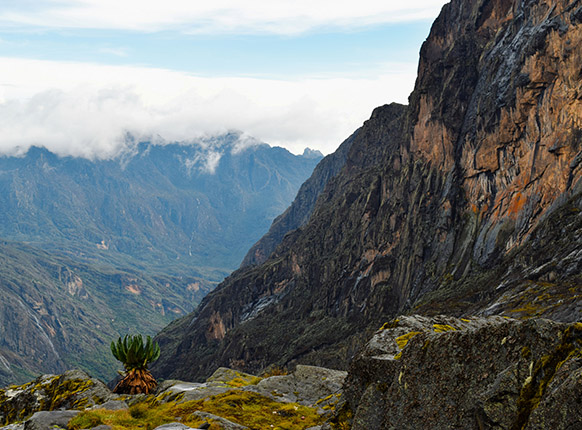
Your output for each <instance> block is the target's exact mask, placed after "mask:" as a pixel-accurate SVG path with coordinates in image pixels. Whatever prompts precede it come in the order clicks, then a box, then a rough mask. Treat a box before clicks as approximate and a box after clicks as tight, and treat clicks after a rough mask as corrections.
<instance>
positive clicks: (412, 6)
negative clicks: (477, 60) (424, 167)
mask: <svg viewBox="0 0 582 430" xmlns="http://www.w3.org/2000/svg"><path fill="white" fill-rule="evenodd" d="M444 3H445V1H443V0H408V1H407V2H402V1H394V0H383V1H377V0H360V1H353V0H351V1H345V0H334V1H331V0H294V1H289V0H285V1H281V0H269V1H265V0H261V1H259V0H246V1H244V2H241V1H235V0H214V1H212V2H209V1H201V0H198V1H196V0H163V1H160V0H155V1H154V0H139V1H138V0H0V154H8V155H15V154H22V153H24V152H25V151H26V150H27V149H28V147H30V146H31V145H36V146H45V147H47V148H48V149H50V150H52V151H53V152H56V153H58V154H60V155H73V156H83V157H87V158H108V157H112V156H115V155H116V154H118V153H119V151H121V150H123V148H124V145H125V141H126V138H125V137H126V136H127V134H128V133H129V134H131V135H133V136H135V137H136V138H137V139H139V140H150V139H155V140H156V141H162V142H163V141H167V142H173V141H191V140H194V139H196V138H198V137H200V136H211V135H214V134H219V133H224V132H227V131H232V130H239V131H241V132H243V133H245V135H250V136H253V137H254V138H256V139H258V140H261V141H264V142H266V143H269V144H270V145H277V146H283V147H285V148H287V149H289V150H290V151H292V152H294V153H301V152H303V149H304V148H306V147H310V148H313V149H318V150H320V151H322V152H323V153H324V154H328V153H331V152H333V151H334V150H335V149H336V148H337V146H339V144H340V143H341V142H342V141H343V140H344V139H345V138H347V137H348V136H349V135H350V134H351V133H352V132H353V131H354V130H355V129H356V128H358V127H359V126H361V125H362V123H363V122H364V121H365V120H366V119H367V118H369V116H370V114H371V112H372V110H373V109H374V107H376V106H380V105H382V104H385V103H391V102H399V103H406V102H407V99H408V95H409V94H410V92H411V91H412V89H413V86H414V81H415V78H416V70H417V63H418V55H419V49H420V46H421V44H422V42H423V41H424V40H425V39H426V37H427V36H428V33H429V30H430V26H431V24H432V22H433V21H434V19H435V18H436V17H437V15H438V13H439V11H440V9H441V7H442V6H443V4H444Z"/></svg>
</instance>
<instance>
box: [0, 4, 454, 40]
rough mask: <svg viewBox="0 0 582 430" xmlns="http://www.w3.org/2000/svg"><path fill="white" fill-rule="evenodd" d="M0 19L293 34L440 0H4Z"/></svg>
mask: <svg viewBox="0 0 582 430" xmlns="http://www.w3.org/2000/svg"><path fill="white" fill-rule="evenodd" d="M2 3H3V4H2V5H1V6H0V25H3V26H12V27H19V26H34V27H44V28H93V29H96V28H98V29H124V30H135V31H147V32H153V31H164V30H171V31H175V30H179V31H182V32H187V33H197V34H201V33H202V34H217V33H221V34H235V33H236V34H245V33H246V34H286V35H292V34H299V33H304V32H309V31H314V30H315V31H316V30H318V29H330V28H336V29H337V28H341V29H358V28H362V27H365V26H369V25H379V24H386V23H394V22H402V21H413V20H418V19H432V18H433V17H434V16H436V14H437V13H438V11H439V10H440V8H441V7H442V5H443V4H444V3H446V1H444V0H412V1H408V2H396V1H386V0H362V1H357V2H354V1H350V2H348V1H338V0H317V1H313V0H294V1H292V2H290V1H288V0H269V1H264V0H247V1H245V2H241V1H238V0H215V1H213V2H202V1H191V0H165V1H163V2H160V1H144V0H35V1H28V0H5V1H4V2H2Z"/></svg>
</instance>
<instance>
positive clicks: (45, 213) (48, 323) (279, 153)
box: [0, 133, 321, 384]
mask: <svg viewBox="0 0 582 430" xmlns="http://www.w3.org/2000/svg"><path fill="white" fill-rule="evenodd" d="M319 159H321V154H320V153H318V152H316V151H311V150H306V151H305V153H304V155H300V156H296V155H293V154H291V153H289V152H288V151H287V150H285V149H282V148H277V147H270V146H269V145H267V144H264V143H261V142H258V141H257V140H255V139H253V138H250V137H248V136H245V135H243V134H241V133H229V134H226V135H221V136H215V137H209V138H205V139H200V140H197V141H194V142H189V143H165V142H157V143H155V144H154V143H151V142H132V141H131V140H129V141H128V145H127V147H126V150H125V151H123V152H122V153H120V154H119V155H118V156H117V157H116V158H114V159H103V160H100V159H95V160H89V159H84V158H75V157H70V156H58V155H57V154H54V153H52V152H50V151H48V150H47V149H44V148H40V147H32V148H30V149H29V150H28V151H27V153H26V154H24V155H22V156H2V157H0V190H1V193H0V237H1V238H3V242H1V245H0V256H1V257H0V273H1V276H0V291H1V294H2V297H3V299H2V303H0V322H1V323H0V383H4V384H7V383H12V382H16V381H23V380H25V379H27V378H29V377H30V376H31V375H32V374H37V373H38V372H58V371H61V370H63V369H65V368H69V367H77V366H78V367H81V368H84V369H86V370H88V371H90V372H91V373H92V374H94V375H96V376H98V377H102V378H104V379H110V378H112V377H113V376H114V372H115V368H116V365H115V360H114V359H113V358H112V357H111V355H110V353H109V349H108V348H109V342H110V341H111V340H112V339H114V338H116V337H117V336H118V335H120V334H121V335H123V334H125V333H136V332H140V333H144V334H152V335H153V334H155V333H156V332H157V331H159V330H160V329H161V328H162V327H164V326H165V325H167V324H168V323H169V322H170V321H172V320H173V319H174V318H176V317H177V316H181V315H185V314H187V313H188V312H190V311H192V310H193V308H194V307H195V306H196V304H198V303H199V301H200V300H201V298H202V297H203V296H204V295H205V294H206V293H207V292H208V291H210V290H211V289H212V288H213V287H214V286H215V285H216V284H217V282H219V281H220V280H222V279H223V278H224V277H225V276H226V275H227V274H228V273H229V272H230V271H232V270H233V269H235V268H236V267H237V266H238V265H239V264H240V262H241V260H242V259H243V257H244V255H245V252H246V251H247V250H248V248H249V247H250V245H251V244H252V243H254V242H255V241H256V240H257V239H258V238H260V236H261V235H262V234H264V233H265V232H266V231H267V230H268V228H269V225H270V224H271V222H272V219H273V218H274V217H275V216H276V215H277V214H279V213H280V212H282V211H283V210H284V209H285V208H286V207H287V206H288V205H289V203H290V202H291V201H292V199H293V197H294V196H295V194H296V192H297V190H298V188H299V186H300V185H301V183H302V182H303V181H304V180H305V179H306V178H307V177H308V176H309V175H310V173H311V172H312V170H313V168H314V166H315V165H316V164H317V162H318V161H319Z"/></svg>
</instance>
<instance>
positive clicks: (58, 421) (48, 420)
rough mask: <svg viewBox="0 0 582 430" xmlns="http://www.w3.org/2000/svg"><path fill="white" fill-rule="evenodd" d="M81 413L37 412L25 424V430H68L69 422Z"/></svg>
mask: <svg viewBox="0 0 582 430" xmlns="http://www.w3.org/2000/svg"><path fill="white" fill-rule="evenodd" d="M78 413H79V411H40V412H35V413H34V414H33V415H32V417H30V418H29V419H28V420H26V422H25V423H24V430H56V429H59V428H61V429H66V428H67V425H68V424H69V421H71V419H73V418H74V417H75V416H76V415H77V414H78Z"/></svg>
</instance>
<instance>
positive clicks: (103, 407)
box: [0, 315, 582, 430]
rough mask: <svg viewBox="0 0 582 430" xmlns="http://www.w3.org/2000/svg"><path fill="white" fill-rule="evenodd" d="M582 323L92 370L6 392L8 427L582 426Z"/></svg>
mask: <svg viewBox="0 0 582 430" xmlns="http://www.w3.org/2000/svg"><path fill="white" fill-rule="evenodd" d="M580 400H582V323H573V324H564V323H557V322H554V321H550V320H544V319H528V320H525V321H519V320H514V319H509V318H504V317H499V316H494V317H486V318H482V317H469V318H453V317H448V316H435V317H432V318H429V317H423V316H418V315H415V316H401V317H399V318H397V319H395V320H393V321H389V322H386V323H385V324H384V325H383V326H382V327H381V328H380V329H379V330H378V331H377V332H376V333H375V335H374V336H373V337H372V339H371V340H370V341H369V342H368V343H367V344H366V346H365V348H364V349H363V350H362V351H361V352H360V353H359V354H358V356H357V357H356V358H355V359H354V361H353V362H352V363H351V365H350V369H349V372H343V371H338V370H330V369H325V368H321V367H314V366H304V365H298V366H297V367H296V369H295V370H294V371H293V372H292V373H290V374H285V375H276V376H267V375H266V376H264V377H257V376H253V375H249V374H245V373H241V372H237V371H234V370H231V369H226V368H219V369H217V370H216V371H215V372H214V374H213V375H212V376H211V377H210V378H208V380H207V381H206V382H204V383H192V382H183V381H175V380H168V381H164V382H162V383H160V385H159V386H158V389H157V391H156V393H155V394H154V395H149V396H146V395H134V396H129V395H123V396H120V395H116V394H112V393H111V391H109V389H108V388H107V387H106V386H105V385H104V384H103V383H102V382H100V381H99V380H96V379H91V378H90V377H89V376H88V375H87V374H85V373H84V372H81V371H69V372H66V373H65V374H63V375H44V376H41V377H39V378H38V379H36V380H35V381H33V382H30V383H28V384H25V385H23V386H12V387H8V388H6V389H4V390H0V425H3V426H4V427H0V429H1V430H9V429H10V430H21V429H24V430H49V429H55V428H69V429H83V428H92V429H99V430H106V429H110V428H116V429H134V428H150V429H154V428H157V429H164V430H185V429H188V428H195V429H208V428H210V429H227V430H239V429H240V430H244V429H252V430H255V429H256V430H264V429H269V428H274V429H280V430H281V429H287V430H297V429H311V430H316V429H317V430H325V429H327V430H331V429H352V430H381V429H411V430H412V429H504V430H505V429H506V430H517V429H528V430H533V429H540V430H541V429H553V430H561V429H563V430H566V429H569V430H572V429H578V428H581V426H582V409H580V407H579V405H580Z"/></svg>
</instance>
